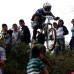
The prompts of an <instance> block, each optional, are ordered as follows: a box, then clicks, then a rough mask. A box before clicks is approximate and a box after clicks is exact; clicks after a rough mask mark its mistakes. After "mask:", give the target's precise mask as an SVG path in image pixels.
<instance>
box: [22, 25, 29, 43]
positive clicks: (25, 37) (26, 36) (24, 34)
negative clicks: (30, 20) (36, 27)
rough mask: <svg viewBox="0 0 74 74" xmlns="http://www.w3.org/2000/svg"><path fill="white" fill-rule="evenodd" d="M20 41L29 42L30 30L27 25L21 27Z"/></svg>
mask: <svg viewBox="0 0 74 74" xmlns="http://www.w3.org/2000/svg"><path fill="white" fill-rule="evenodd" d="M21 42H25V43H30V30H29V28H28V27H27V26H23V27H22V30H21Z"/></svg>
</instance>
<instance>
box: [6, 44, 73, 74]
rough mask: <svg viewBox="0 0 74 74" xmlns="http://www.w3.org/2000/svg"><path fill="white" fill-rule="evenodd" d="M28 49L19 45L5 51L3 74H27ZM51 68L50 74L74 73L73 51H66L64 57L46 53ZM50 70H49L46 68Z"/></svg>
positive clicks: (23, 45) (60, 54)
mask: <svg viewBox="0 0 74 74" xmlns="http://www.w3.org/2000/svg"><path fill="white" fill-rule="evenodd" d="M29 51H30V47H29V46H26V45H25V44H24V43H21V44H20V45H18V46H17V47H15V46H13V47H12V48H11V49H9V50H7V53H6V55H7V61H6V65H5V74H27V73H26V67H27V63H28V61H29V59H30V58H29V57H30V52H29ZM46 54H47V56H48V59H49V61H50V62H51V64H52V66H53V70H52V71H50V74H70V73H71V72H72V71H74V50H72V51H70V50H66V51H65V55H62V53H61V52H59V54H58V55H57V56H55V55H50V53H49V52H47V53H46ZM48 69H49V70H50V68H48Z"/></svg>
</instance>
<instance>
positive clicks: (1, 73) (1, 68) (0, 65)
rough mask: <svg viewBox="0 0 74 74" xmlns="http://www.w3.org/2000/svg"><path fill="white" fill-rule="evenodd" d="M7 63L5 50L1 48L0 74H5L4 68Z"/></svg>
mask: <svg viewBox="0 0 74 74" xmlns="http://www.w3.org/2000/svg"><path fill="white" fill-rule="evenodd" d="M5 61H6V55H5V50H4V49H3V48H2V47H0V74H4V66H5Z"/></svg>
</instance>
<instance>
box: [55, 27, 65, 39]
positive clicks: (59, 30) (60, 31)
mask: <svg viewBox="0 0 74 74" xmlns="http://www.w3.org/2000/svg"><path fill="white" fill-rule="evenodd" d="M63 33H64V31H63V27H59V28H58V29H57V30H56V34H57V38H63V37H64V35H63Z"/></svg>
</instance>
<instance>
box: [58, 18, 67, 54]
mask: <svg viewBox="0 0 74 74" xmlns="http://www.w3.org/2000/svg"><path fill="white" fill-rule="evenodd" d="M67 34H68V30H67V28H66V26H64V21H63V20H62V19H60V20H59V21H58V30H57V40H58V43H59V46H60V49H61V50H62V54H64V51H65V37H64V36H65V35H67Z"/></svg>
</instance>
